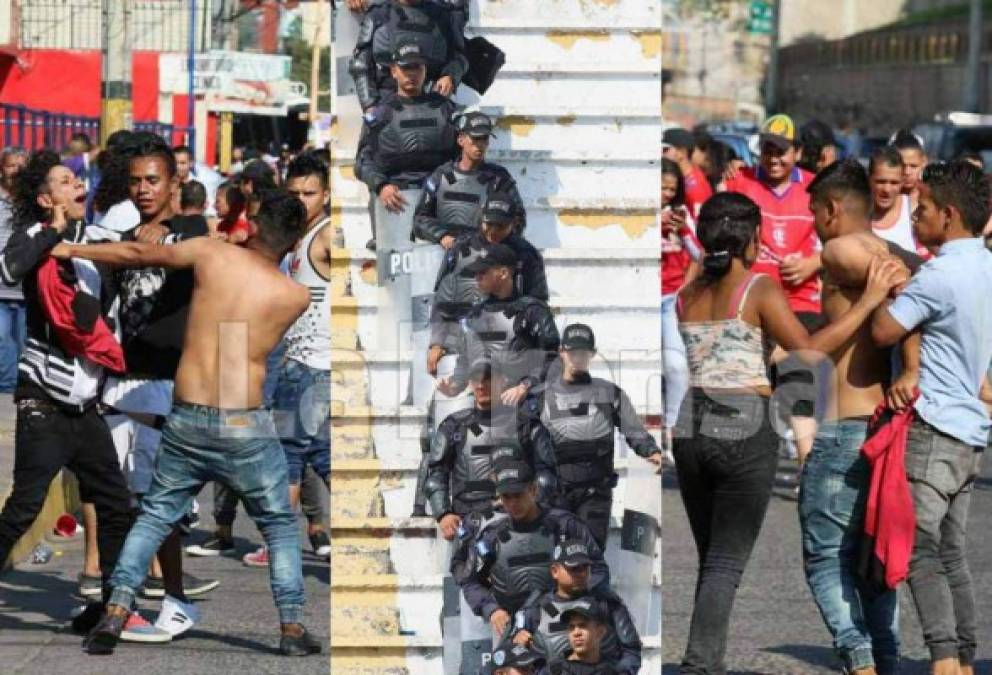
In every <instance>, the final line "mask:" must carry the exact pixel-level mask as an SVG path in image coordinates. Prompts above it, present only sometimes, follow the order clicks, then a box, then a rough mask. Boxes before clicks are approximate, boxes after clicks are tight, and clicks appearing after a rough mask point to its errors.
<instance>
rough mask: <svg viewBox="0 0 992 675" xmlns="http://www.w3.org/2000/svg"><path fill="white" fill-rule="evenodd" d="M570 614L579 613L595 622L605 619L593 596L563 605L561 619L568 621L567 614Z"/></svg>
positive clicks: (601, 621)
mask: <svg viewBox="0 0 992 675" xmlns="http://www.w3.org/2000/svg"><path fill="white" fill-rule="evenodd" d="M572 614H580V615H582V616H584V617H587V618H589V619H592V620H593V621H596V622H597V623H603V622H604V621H605V620H606V618H605V616H604V615H603V610H602V608H601V607H600V606H599V603H598V602H597V601H596V600H595V599H594V598H582V599H580V600H574V601H572V602H571V603H569V604H568V605H565V606H564V607H562V610H561V620H562V621H563V622H565V623H568V619H569V616H570V615H572Z"/></svg>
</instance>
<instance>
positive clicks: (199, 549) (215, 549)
mask: <svg viewBox="0 0 992 675" xmlns="http://www.w3.org/2000/svg"><path fill="white" fill-rule="evenodd" d="M186 553H187V554H189V555H192V556H196V557H198V558H213V557H216V556H221V555H231V554H232V553H234V542H233V541H231V540H230V539H224V538H222V537H218V536H213V537H210V539H207V540H206V541H205V542H203V543H202V544H192V545H191V546H187V547H186Z"/></svg>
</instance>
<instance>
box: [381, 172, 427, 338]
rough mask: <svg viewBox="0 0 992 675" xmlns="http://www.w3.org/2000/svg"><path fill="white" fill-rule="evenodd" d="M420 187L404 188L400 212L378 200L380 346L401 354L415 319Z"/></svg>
mask: <svg viewBox="0 0 992 675" xmlns="http://www.w3.org/2000/svg"><path fill="white" fill-rule="evenodd" d="M420 193H421V191H420V190H403V191H402V194H403V198H404V199H406V204H407V205H406V207H405V208H404V210H403V211H401V212H400V213H391V212H389V211H388V210H386V207H385V206H383V205H382V202H380V201H379V200H378V199H377V200H375V202H374V214H373V217H374V218H375V225H376V270H377V272H378V280H379V302H378V310H377V314H376V316H377V322H378V326H377V328H378V331H377V332H378V339H379V349H381V350H383V351H390V352H393V353H399V352H401V351H404V350H405V348H406V346H407V345H409V344H410V328H411V323H410V322H411V319H412V317H413V313H412V306H411V303H410V281H411V272H412V270H413V265H414V257H413V244H412V243H411V242H410V231H411V230H412V228H413V210H414V205H415V204H416V203H417V201H418V200H419V199H420Z"/></svg>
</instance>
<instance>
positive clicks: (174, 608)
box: [155, 595, 200, 637]
mask: <svg viewBox="0 0 992 675" xmlns="http://www.w3.org/2000/svg"><path fill="white" fill-rule="evenodd" d="M199 620H200V610H199V609H197V607H196V606H195V605H194V604H193V603H191V602H183V601H181V600H177V599H176V598H174V597H172V596H171V595H167V596H165V598H164V599H163V600H162V611H161V612H159V615H158V618H157V619H155V627H156V628H158V629H159V630H164V631H165V632H166V633H168V634H169V635H171V636H172V637H177V636H179V635H182V634H183V633H185V632H186V631H188V630H189V629H190V628H192V627H193V626H194V625H195V624H196V623H197V622H199Z"/></svg>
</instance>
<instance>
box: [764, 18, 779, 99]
mask: <svg viewBox="0 0 992 675" xmlns="http://www.w3.org/2000/svg"><path fill="white" fill-rule="evenodd" d="M771 6H772V32H771V34H770V35H769V41H768V76H767V78H766V80H765V113H766V114H768V115H773V114H775V111H776V110H777V109H778V33H779V30H778V29H779V23H780V20H781V13H782V3H781V0H772V3H771Z"/></svg>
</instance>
